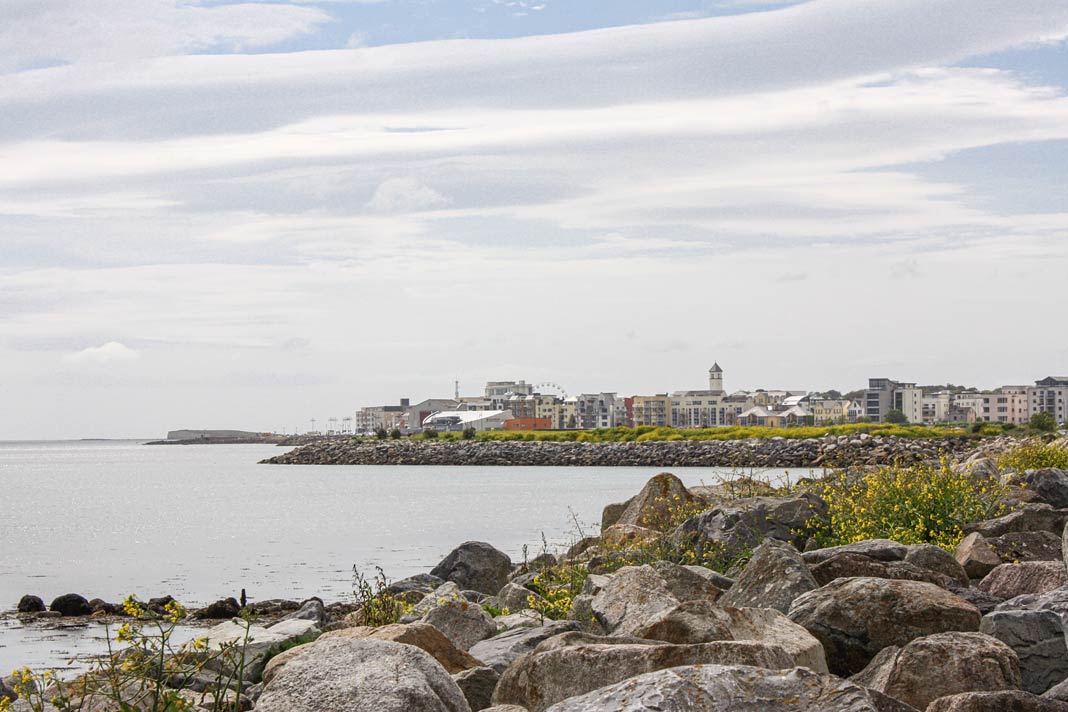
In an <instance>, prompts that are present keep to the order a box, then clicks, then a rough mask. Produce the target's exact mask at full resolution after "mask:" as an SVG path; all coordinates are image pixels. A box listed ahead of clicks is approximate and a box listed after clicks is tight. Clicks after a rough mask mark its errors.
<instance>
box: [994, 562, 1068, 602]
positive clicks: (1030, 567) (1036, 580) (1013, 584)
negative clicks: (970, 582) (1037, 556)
mask: <svg viewBox="0 0 1068 712" xmlns="http://www.w3.org/2000/svg"><path fill="white" fill-rule="evenodd" d="M1065 585H1068V572H1066V571H1065V567H1064V562H1063V561H1024V562H1022V563H1019V564H1000V565H999V566H998V567H997V568H995V569H994V570H993V571H991V572H990V573H989V574H987V575H986V576H985V577H984V578H983V580H982V581H980V582H979V586H978V588H979V590H980V591H986V592H987V593H989V594H991V595H993V596H997V597H998V598H1005V599H1008V598H1015V597H1016V596H1022V595H1024V594H1034V593H1046V592H1047V591H1052V590H1054V589H1057V588H1060V587H1062V586H1065Z"/></svg>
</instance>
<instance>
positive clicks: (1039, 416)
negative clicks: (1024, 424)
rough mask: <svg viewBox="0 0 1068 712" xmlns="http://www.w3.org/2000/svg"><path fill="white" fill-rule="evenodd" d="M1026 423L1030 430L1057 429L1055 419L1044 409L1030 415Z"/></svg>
mask: <svg viewBox="0 0 1068 712" xmlns="http://www.w3.org/2000/svg"><path fill="white" fill-rule="evenodd" d="M1028 424H1029V425H1030V426H1031V430H1037V431H1038V432H1040V433H1052V432H1054V431H1055V430H1056V429H1057V419H1056V418H1055V417H1053V413H1048V412H1046V411H1042V412H1041V413H1035V414H1034V415H1032V416H1031V420H1030V422H1029V423H1028Z"/></svg>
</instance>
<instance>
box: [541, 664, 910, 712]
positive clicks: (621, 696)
mask: <svg viewBox="0 0 1068 712" xmlns="http://www.w3.org/2000/svg"><path fill="white" fill-rule="evenodd" d="M691 710H692V711H693V712H698V711H699V710H700V711H701V712H907V711H908V710H911V708H909V707H907V706H905V705H901V704H897V705H895V704H894V703H893V702H892V701H890V700H886V698H884V697H883V696H882V695H880V694H879V693H878V692H874V691H872V690H866V689H864V688H863V687H859V686H857V685H854V684H853V683H851V682H847V681H846V680H842V679H839V678H837V677H833V676H831V675H820V674H818V673H815V672H813V671H811V670H806V669H805V668H795V669H792V670H767V669H762V668H758V667H746V666H738V665H731V666H728V665H689V666H684V667H676V668H671V669H669V670H659V671H656V672H650V673H646V674H644V675H640V676H638V677H634V678H631V679H629V680H624V681H622V682H618V683H616V684H613V685H609V686H607V687H602V688H600V689H597V690H594V691H592V692H589V693H587V694H584V695H581V696H577V697H572V698H570V699H568V700H565V701H563V702H560V703H559V704H556V705H553V706H552V707H549V708H548V711H547V712H654V711H657V712H690V711H691ZM912 712H915V710H912Z"/></svg>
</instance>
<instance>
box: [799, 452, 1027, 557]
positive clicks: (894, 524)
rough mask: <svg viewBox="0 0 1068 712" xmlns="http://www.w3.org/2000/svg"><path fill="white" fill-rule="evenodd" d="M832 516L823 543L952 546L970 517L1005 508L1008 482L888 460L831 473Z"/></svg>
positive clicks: (826, 492)
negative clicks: (855, 470)
mask: <svg viewBox="0 0 1068 712" xmlns="http://www.w3.org/2000/svg"><path fill="white" fill-rule="evenodd" d="M820 494H821V495H822V496H823V498H824V499H825V500H826V501H827V504H828V507H829V514H830V517H829V522H828V524H827V525H826V527H822V528H821V529H820V530H819V531H817V532H816V539H817V542H818V543H819V544H820V545H821V546H833V545H836V544H849V543H852V542H857V541H862V540H864V539H893V540H894V541H897V542H900V543H902V544H936V545H938V546H941V547H942V548H945V549H950V550H952V549H953V548H954V547H955V546H956V545H957V544H958V543H959V542H960V539H961V537H962V536H963V533H962V529H961V528H962V527H963V525H964V524H967V523H968V522H975V521H980V520H984V519H991V518H993V517H997V516H1000V515H1001V514H1003V513H1004V512H1005V509H1006V507H1005V505H1004V496H1005V494H1006V488H1005V487H1004V486H1002V485H999V484H997V483H992V482H989V481H986V480H980V479H977V478H973V477H972V476H971V475H970V474H969V473H967V472H959V471H955V470H954V469H953V467H952V466H951V465H950V463H949V461H948V460H943V461H942V462H941V463H939V464H938V465H929V464H921V465H913V466H909V467H906V466H902V465H888V466H883V467H878V468H876V469H874V470H871V471H868V472H866V473H863V474H859V475H858V474H855V473H850V472H846V471H836V472H833V473H831V475H829V476H828V478H827V479H826V480H824V482H823V486H822V492H821V493H820Z"/></svg>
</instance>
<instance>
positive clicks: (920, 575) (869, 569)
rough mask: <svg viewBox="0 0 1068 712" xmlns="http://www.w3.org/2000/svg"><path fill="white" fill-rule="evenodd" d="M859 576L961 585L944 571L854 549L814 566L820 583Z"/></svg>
mask: <svg viewBox="0 0 1068 712" xmlns="http://www.w3.org/2000/svg"><path fill="white" fill-rule="evenodd" d="M858 576H865V577H868V578H885V579H900V580H906V581H925V582H927V583H933V584H934V585H935V586H941V587H942V588H948V587H949V586H950V585H953V584H956V585H960V583H959V582H958V581H956V580H954V579H951V578H949V577H948V576H946V575H944V574H940V573H938V572H937V571H932V570H930V569H924V568H921V567H919V566H916V565H914V564H910V563H908V562H907V561H880V560H878V559H873V558H871V557H870V556H865V555H864V554H857V553H854V552H842V553H840V554H835V555H834V556H832V557H830V558H829V559H824V560H823V561H820V562H819V563H818V564H816V565H814V566H813V567H812V577H813V579H815V581H816V583H817V584H818V585H820V586H826V585H827V584H829V583H830V582H831V581H834V580H835V579H837V578H856V577H858Z"/></svg>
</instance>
